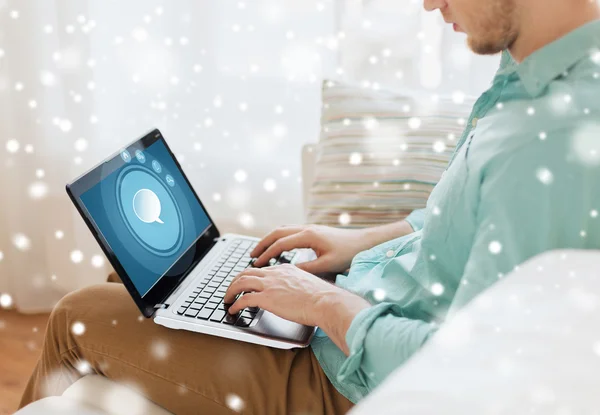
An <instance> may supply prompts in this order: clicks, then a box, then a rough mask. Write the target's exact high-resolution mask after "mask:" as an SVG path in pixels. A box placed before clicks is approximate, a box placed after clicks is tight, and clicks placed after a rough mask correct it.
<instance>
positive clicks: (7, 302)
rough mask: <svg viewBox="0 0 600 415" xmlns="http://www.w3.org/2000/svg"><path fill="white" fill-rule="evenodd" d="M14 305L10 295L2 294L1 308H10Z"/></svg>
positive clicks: (0, 299)
mask: <svg viewBox="0 0 600 415" xmlns="http://www.w3.org/2000/svg"><path fill="white" fill-rule="evenodd" d="M12 305H13V299H12V297H11V295H10V294H7V293H3V294H0V307H2V308H10V307H11V306H12Z"/></svg>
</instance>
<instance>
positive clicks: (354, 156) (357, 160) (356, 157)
mask: <svg viewBox="0 0 600 415" xmlns="http://www.w3.org/2000/svg"><path fill="white" fill-rule="evenodd" d="M362 161H363V156H362V154H361V153H356V152H355V153H351V154H350V159H349V162H350V164H351V165H353V166H358V165H359V164H361V163H362Z"/></svg>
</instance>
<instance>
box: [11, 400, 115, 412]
mask: <svg viewBox="0 0 600 415" xmlns="http://www.w3.org/2000/svg"><path fill="white" fill-rule="evenodd" d="M15 415H107V414H106V412H104V411H102V410H99V409H97V408H93V407H90V406H87V405H85V404H82V403H80V402H77V401H72V400H70V399H66V398H63V397H62V396H52V397H49V398H44V399H40V400H39V401H36V402H33V403H32V404H30V405H27V406H26V407H25V408H23V409H21V410H20V411H18V412H16V413H15Z"/></svg>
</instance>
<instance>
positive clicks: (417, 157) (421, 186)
mask: <svg viewBox="0 0 600 415" xmlns="http://www.w3.org/2000/svg"><path fill="white" fill-rule="evenodd" d="M322 101H323V110H322V115H321V137H320V139H319V143H318V144H317V145H316V165H315V173H314V180H312V183H311V188H310V197H309V200H308V214H307V220H308V222H309V223H320V224H325V225H332V226H340V224H342V225H344V226H347V227H365V226H374V225H379V224H382V223H389V222H395V221H398V220H401V219H403V218H405V217H406V216H407V215H408V214H409V213H410V212H412V211H413V210H414V209H418V208H422V207H424V206H425V204H426V202H427V198H428V196H429V193H430V192H431V190H432V189H433V187H434V186H435V184H436V183H437V182H438V181H439V179H440V177H441V175H442V173H443V171H444V170H445V169H446V166H447V164H448V161H449V158H450V156H451V154H452V152H453V150H454V148H455V146H456V142H457V141H458V139H459V138H460V136H461V134H462V132H463V130H464V122H465V120H466V119H468V116H469V112H470V109H471V106H472V102H473V101H472V100H471V99H466V100H464V101H463V102H461V103H460V104H457V103H455V102H453V100H452V98H451V97H448V96H439V97H435V99H432V96H431V95H429V94H423V93H416V92H411V91H408V90H404V91H402V92H392V91H384V90H373V89H371V88H363V87H360V86H355V85H351V84H346V83H342V82H337V81H335V82H334V81H324V83H323V98H322ZM342 213H346V214H347V215H344V216H343V218H346V220H347V219H350V222H349V223H346V222H345V221H344V220H342V221H341V223H340V220H339V219H340V214H342Z"/></svg>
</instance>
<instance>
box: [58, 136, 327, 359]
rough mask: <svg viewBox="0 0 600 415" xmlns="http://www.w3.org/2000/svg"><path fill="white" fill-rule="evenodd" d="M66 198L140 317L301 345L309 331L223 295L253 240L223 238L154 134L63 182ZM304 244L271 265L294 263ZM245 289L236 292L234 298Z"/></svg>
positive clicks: (248, 262) (245, 259) (253, 340)
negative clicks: (236, 308) (232, 306)
mask: <svg viewBox="0 0 600 415" xmlns="http://www.w3.org/2000/svg"><path fill="white" fill-rule="evenodd" d="M66 189H67V193H68V194H69V197H70V198H71V200H72V201H73V203H74V204H75V206H76V207H77V210H78V211H79V213H80V214H81V216H82V217H83V219H84V221H85V223H86V224H87V226H88V227H89V229H90V231H91V232H92V233H93V235H94V237H95V238H96V240H97V241H98V243H99V244H100V247H101V248H102V250H103V252H104V253H105V255H106V257H107V258H108V260H109V261H110V263H111V265H112V266H113V268H114V269H115V271H116V272H117V274H118V275H119V277H121V280H122V281H123V284H124V285H125V287H126V288H127V291H128V292H129V294H130V295H131V297H132V298H133V300H134V301H135V303H136V304H137V306H138V308H139V309H140V311H141V313H142V314H143V315H144V316H145V317H146V318H153V319H154V322H155V323H156V324H160V325H162V326H165V327H170V328H173V329H181V330H189V331H194V332H198V333H204V334H210V335H213V336H219V337H226V338H229V339H234V340H239V341H244V342H248V343H256V344H262V345H265V346H270V347H275V348H281V349H291V348H295V347H306V346H308V344H309V343H310V341H311V339H312V337H313V336H314V333H315V331H316V327H309V326H304V325H301V324H298V323H294V322H291V321H289V320H285V319H283V318H281V317H278V316H276V315H274V314H272V313H270V312H268V311H266V310H262V309H259V308H246V309H245V310H243V311H242V312H240V313H238V314H237V315H235V316H233V315H230V314H229V313H228V312H227V309H228V308H229V305H228V304H224V303H223V297H224V295H225V291H226V290H227V287H228V286H229V284H230V283H231V281H232V279H233V278H234V277H235V276H236V275H237V274H239V273H240V272H241V271H243V270H244V269H246V268H248V267H251V266H252V263H253V259H252V258H251V257H250V252H252V250H253V248H254V247H255V246H256V244H257V243H258V241H259V239H258V238H255V237H251V236H245V235H238V234H231V233H226V234H221V233H220V232H219V230H218V229H217V227H216V226H215V224H214V222H213V221H212V220H211V218H210V216H209V214H208V212H207V211H206V209H205V208H204V205H203V204H202V202H201V200H200V199H199V197H198V195H197V194H196V192H195V191H194V189H193V187H192V185H191V184H190V182H189V180H188V179H187V177H186V175H185V174H184V172H183V170H182V169H181V166H180V164H179V163H178V161H177V159H176V158H175V157H174V156H173V153H172V152H171V150H170V148H169V146H168V145H167V142H166V141H165V138H164V137H163V135H162V134H161V132H160V131H159V130H156V129H155V130H153V131H151V132H149V133H148V134H146V135H145V136H143V137H142V138H140V139H137V140H135V141H134V142H132V143H131V144H129V145H128V146H126V147H125V148H123V149H121V150H120V151H118V152H116V153H115V154H113V155H112V156H110V157H109V158H107V159H106V160H104V161H102V162H101V163H99V164H98V165H97V166H95V167H93V168H92V169H91V170H90V171H88V172H87V173H84V174H83V175H82V176H80V177H79V178H77V179H76V180H74V181H73V182H72V183H69V184H67V186H66ZM302 255H303V254H302V250H300V251H291V252H284V253H282V254H281V255H280V256H279V258H274V259H271V262H270V264H271V265H276V264H280V263H292V264H294V263H297V262H299V261H301V260H302ZM241 295H243V293H242V294H241Z"/></svg>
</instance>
